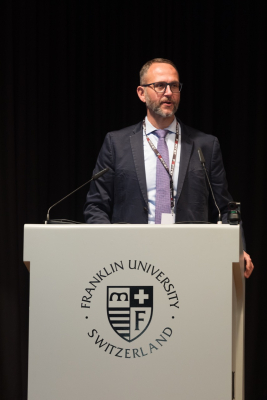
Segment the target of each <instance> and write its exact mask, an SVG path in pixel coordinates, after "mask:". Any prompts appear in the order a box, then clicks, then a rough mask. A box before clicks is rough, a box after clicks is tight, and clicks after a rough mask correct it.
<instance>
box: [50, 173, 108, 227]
mask: <svg viewBox="0 0 267 400" xmlns="http://www.w3.org/2000/svg"><path fill="white" fill-rule="evenodd" d="M108 170H109V168H104V169H102V170H101V171H99V172H97V173H96V174H95V175H93V176H92V178H91V179H89V181H87V182H85V183H84V184H83V185H82V186H79V187H78V188H77V189H75V190H73V192H71V193H69V194H68V195H67V196H65V197H63V199H61V200H59V201H57V202H56V203H55V204H53V205H52V206H51V207H50V208H49V209H48V211H47V215H46V222H45V223H48V221H49V218H50V217H49V213H50V210H51V208H53V207H55V206H56V205H57V204H59V203H61V202H62V201H63V200H65V199H66V198H67V197H69V196H71V195H72V194H73V193H75V192H77V191H78V190H80V189H81V188H82V187H84V186H85V185H87V184H88V183H90V182H92V181H93V180H96V179H98V178H100V176H102V175H103V174H105V173H106V172H107V171H108Z"/></svg>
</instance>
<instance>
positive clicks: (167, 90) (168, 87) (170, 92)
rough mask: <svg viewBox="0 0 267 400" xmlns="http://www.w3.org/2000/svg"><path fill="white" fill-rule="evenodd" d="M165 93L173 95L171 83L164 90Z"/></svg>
mask: <svg viewBox="0 0 267 400" xmlns="http://www.w3.org/2000/svg"><path fill="white" fill-rule="evenodd" d="M164 94H165V95H167V96H171V95H172V91H171V87H170V85H169V84H167V87H166V90H165V92H164Z"/></svg>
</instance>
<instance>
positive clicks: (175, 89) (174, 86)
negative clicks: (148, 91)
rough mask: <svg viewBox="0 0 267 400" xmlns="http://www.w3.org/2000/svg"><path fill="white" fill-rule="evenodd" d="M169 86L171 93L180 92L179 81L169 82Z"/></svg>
mask: <svg viewBox="0 0 267 400" xmlns="http://www.w3.org/2000/svg"><path fill="white" fill-rule="evenodd" d="M170 87H171V91H172V93H178V92H180V83H179V82H173V83H171V85H170Z"/></svg>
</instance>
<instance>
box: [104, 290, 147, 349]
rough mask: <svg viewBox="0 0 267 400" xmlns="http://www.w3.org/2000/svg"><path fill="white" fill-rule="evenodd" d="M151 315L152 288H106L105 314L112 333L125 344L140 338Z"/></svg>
mask: <svg viewBox="0 0 267 400" xmlns="http://www.w3.org/2000/svg"><path fill="white" fill-rule="evenodd" d="M152 313H153V286H108V287H107V314H108V320H109V323H110V325H111V326H112V328H113V329H114V331H115V332H116V333H117V334H118V335H119V336H120V337H121V338H122V339H124V340H126V341H127V342H132V341H133V340H135V339H137V338H138V337H139V336H141V335H142V334H143V333H144V332H145V330H146V329H147V328H148V326H149V324H150V321H151V319H152Z"/></svg>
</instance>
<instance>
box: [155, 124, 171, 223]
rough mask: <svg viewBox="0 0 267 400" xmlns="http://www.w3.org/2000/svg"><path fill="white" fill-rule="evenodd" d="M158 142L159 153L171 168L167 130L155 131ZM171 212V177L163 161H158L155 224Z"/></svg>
mask: <svg viewBox="0 0 267 400" xmlns="http://www.w3.org/2000/svg"><path fill="white" fill-rule="evenodd" d="M155 133H156V134H157V136H158V138H159V140H158V147H157V149H158V152H159V153H160V155H161V156H162V158H163V160H164V161H165V163H166V164H167V166H168V167H169V165H170V164H169V151H168V146H167V144H166V142H165V137H166V135H167V133H168V131H167V130H163V129H158V130H156V131H155ZM170 212H171V198H170V177H169V174H168V172H167V171H166V169H165V168H164V166H163V165H162V163H161V161H160V160H159V159H157V175H156V213H155V223H156V224H160V223H161V214H162V213H168V214H169V213H170Z"/></svg>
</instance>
